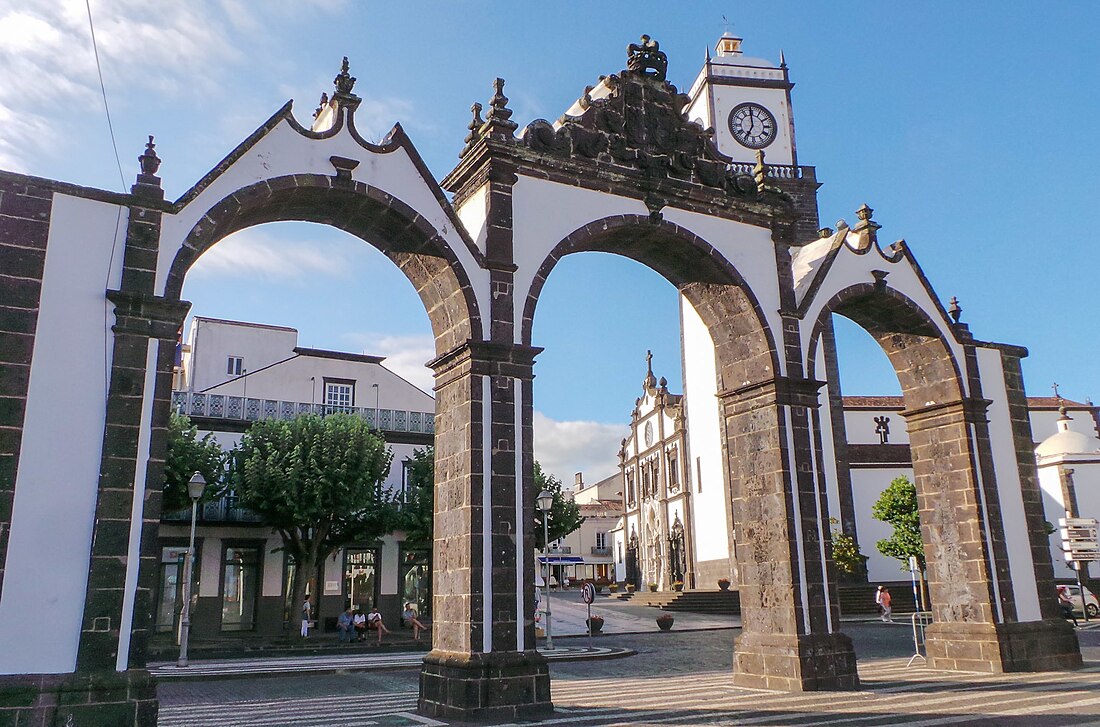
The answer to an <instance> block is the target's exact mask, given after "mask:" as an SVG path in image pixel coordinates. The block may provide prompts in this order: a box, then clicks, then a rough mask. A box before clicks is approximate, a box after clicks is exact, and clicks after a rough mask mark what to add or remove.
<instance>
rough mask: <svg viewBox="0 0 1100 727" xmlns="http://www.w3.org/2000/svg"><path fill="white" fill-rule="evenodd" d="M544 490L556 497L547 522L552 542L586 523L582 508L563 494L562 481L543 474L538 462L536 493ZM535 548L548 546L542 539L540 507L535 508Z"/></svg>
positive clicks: (536, 464) (536, 463)
mask: <svg viewBox="0 0 1100 727" xmlns="http://www.w3.org/2000/svg"><path fill="white" fill-rule="evenodd" d="M543 490H548V491H549V492H550V494H551V495H553V496H554V502H553V504H552V505H551V506H550V513H549V515H550V517H549V518H547V521H546V522H547V531H548V535H549V537H550V542H553V541H555V540H557V539H559V538H564V537H565V536H566V535H569V533H571V532H573V531H574V530H576V529H577V528H579V527H580V526H581V523H583V522H584V517H583V516H581V506H580V505H578V504H577V503H576V502H574V501H573V500H572V499H570V498H567V497H566V496H565V493H564V492H562V484H561V480H559V479H558V478H557V477H555V476H554V475H552V474H549V473H546V472H543V470H542V465H540V464H539V463H538V462H537V461H536V462H535V492H536V493H539V492H542V491H543ZM535 546H536V547H537V548H540V549H541V548H544V547H545V546H546V542H545V541H544V540H543V537H542V511H541V510H539V509H538V507H535Z"/></svg>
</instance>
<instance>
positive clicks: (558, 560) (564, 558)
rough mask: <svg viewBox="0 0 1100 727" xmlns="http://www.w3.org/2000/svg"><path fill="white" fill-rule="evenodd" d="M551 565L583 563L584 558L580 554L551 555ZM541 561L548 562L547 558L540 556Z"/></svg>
mask: <svg viewBox="0 0 1100 727" xmlns="http://www.w3.org/2000/svg"><path fill="white" fill-rule="evenodd" d="M549 561H550V565H572V564H574V563H583V562H584V558H582V557H581V556H579V555H551V556H550V557H549ZM539 562H540V563H545V562H547V558H546V557H544V556H541V555H540V556H539Z"/></svg>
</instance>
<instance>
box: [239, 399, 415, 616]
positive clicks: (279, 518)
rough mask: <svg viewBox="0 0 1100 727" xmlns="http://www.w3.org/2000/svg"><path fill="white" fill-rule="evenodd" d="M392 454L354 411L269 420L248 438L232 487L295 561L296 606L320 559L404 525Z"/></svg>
mask: <svg viewBox="0 0 1100 727" xmlns="http://www.w3.org/2000/svg"><path fill="white" fill-rule="evenodd" d="M392 457H393V455H392V454H391V453H390V451H389V450H388V449H387V448H386V442H385V440H384V439H382V437H381V436H379V435H377V434H375V433H373V432H371V431H370V429H369V428H368V426H367V423H366V422H364V421H363V420H362V419H360V418H359V417H356V416H352V415H350V414H332V415H329V416H326V417H319V416H316V415H313V414H307V415H303V416H299V417H296V418H294V419H289V420H277V419H265V420H262V421H258V422H256V423H255V424H253V425H252V427H251V428H250V429H249V430H248V432H247V433H246V434H245V435H244V437H243V438H242V439H241V442H240V444H239V445H238V446H237V449H236V450H235V452H234V467H233V476H232V484H233V487H234V488H235V490H236V493H237V495H238V497H239V498H240V504H241V505H242V506H244V507H246V508H248V509H249V510H251V511H252V512H254V513H256V514H258V515H260V516H261V518H262V519H263V522H264V523H265V524H267V525H269V526H271V527H272V528H274V529H275V530H276V531H277V532H278V533H279V535H280V536H282V539H283V549H284V550H285V551H286V552H287V553H288V554H290V555H291V556H292V557H293V558H294V562H295V564H296V566H297V567H296V568H295V569H294V584H293V590H292V593H293V599H294V600H293V601H292V603H294V604H295V606H297V605H298V604H300V603H302V601H303V600H304V599H305V593H306V583H307V582H308V580H309V577H310V574H312V573H314V572H315V571H316V569H317V564H318V563H319V562H321V561H323V560H324V559H325V558H327V557H328V556H330V555H332V554H333V553H334V552H336V550H338V549H339V548H341V547H344V546H345V545H349V544H351V543H353V542H356V541H362V540H368V541H369V540H375V539H377V538H380V537H382V536H383V535H385V534H387V533H389V532H390V531H392V530H393V529H394V527H396V526H398V525H399V524H400V523H399V512H398V508H397V496H396V494H395V493H392V492H390V491H389V490H387V489H386V488H385V487H384V485H383V482H384V480H385V478H386V474H387V473H388V472H389V468H390V460H391V459H392ZM294 613H295V616H294V618H295V619H296V620H297V622H298V623H299V624H300V619H301V612H300V611H299V610H298V609H297V608H295V609H294Z"/></svg>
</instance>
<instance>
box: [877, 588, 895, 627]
mask: <svg viewBox="0 0 1100 727" xmlns="http://www.w3.org/2000/svg"><path fill="white" fill-rule="evenodd" d="M892 600H893V599H892V598H891V597H890V589H889V588H883V589H882V596H881V597H880V598H879V603H880V604H881V605H882V620H883V621H884V622H885V623H894V619H892V618H891V617H890V614H891V613H893V611H892V609H891V608H890V602H891V601H892Z"/></svg>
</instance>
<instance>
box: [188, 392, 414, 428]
mask: <svg viewBox="0 0 1100 727" xmlns="http://www.w3.org/2000/svg"><path fill="white" fill-rule="evenodd" d="M172 410H173V411H175V412H177V413H179V414H185V415H187V416H190V417H207V418H210V419H226V420H229V421H238V422H255V421H259V420H261V419H292V418H294V417H296V416H298V415H299V414H320V415H321V416H325V415H328V414H335V413H337V412H343V413H346V414H354V415H355V416H357V417H360V418H361V419H363V420H364V421H366V422H367V424H368V425H369V426H370V427H371V428H374V429H379V430H381V431H383V432H416V433H420V434H433V433H434V432H435V413H434V412H426V411H403V410H401V409H374V408H373V407H365V406H333V405H330V404H311V403H309V402H301V401H276V400H274V399H251V398H246V397H243V396H229V395H227V394H201V393H196V392H190V391H173V392H172Z"/></svg>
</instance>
